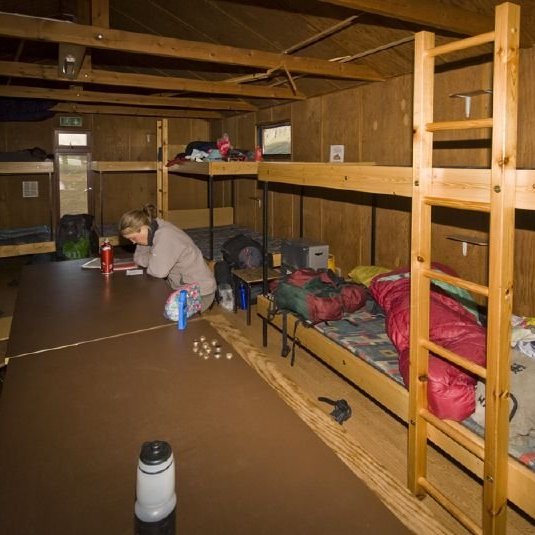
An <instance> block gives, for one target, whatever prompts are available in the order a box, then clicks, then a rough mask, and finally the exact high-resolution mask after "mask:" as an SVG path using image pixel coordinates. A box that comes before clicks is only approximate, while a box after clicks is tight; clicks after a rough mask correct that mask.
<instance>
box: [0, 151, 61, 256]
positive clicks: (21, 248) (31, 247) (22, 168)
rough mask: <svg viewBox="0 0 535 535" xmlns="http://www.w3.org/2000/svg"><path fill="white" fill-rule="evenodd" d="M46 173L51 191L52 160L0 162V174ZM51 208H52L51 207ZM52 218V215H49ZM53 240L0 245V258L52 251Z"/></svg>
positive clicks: (54, 243) (53, 250) (54, 247)
mask: <svg viewBox="0 0 535 535" xmlns="http://www.w3.org/2000/svg"><path fill="white" fill-rule="evenodd" d="M37 174H48V179H49V191H50V192H51V191H52V177H53V174H54V162H51V161H43V162H0V175H37ZM51 210H52V208H51ZM51 220H52V215H51ZM55 250H56V242H55V241H43V242H36V243H24V244H20V245H0V258H5V257H9V256H20V255H27V254H38V253H53V252H55Z"/></svg>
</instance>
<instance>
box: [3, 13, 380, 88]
mask: <svg viewBox="0 0 535 535" xmlns="http://www.w3.org/2000/svg"><path fill="white" fill-rule="evenodd" d="M0 35H3V36H5V37H16V38H20V39H29V40H34V41H48V42H53V43H71V44H75V45H82V46H87V47H92V48H100V49H107V50H120V51H122V52H131V53H134V54H148V55H152V56H162V57H168V58H182V59H188V60H193V61H201V62H209V63H219V64H224V65H241V66H246V67H256V68H260V69H271V68H280V69H282V70H284V69H286V70H288V71H289V72H292V73H303V74H311V75H318V76H323V77H333V78H344V79H349V80H369V81H382V80H384V78H383V77H382V76H381V75H380V74H379V73H377V72H376V71H375V70H374V69H372V68H371V67H369V66H367V65H349V64H340V63H332V62H329V61H327V60H322V59H316V58H308V57H294V56H288V55H285V54H277V53H273V52H264V51H262V50H248V49H243V48H236V47H232V46H224V45H215V44H213V43H203V42H199V41H185V40H183V39H175V38H173V37H161V36H158V35H150V34H143V33H134V32H126V31H122V30H112V29H109V28H103V27H97V26H87V25H83V24H73V23H69V22H64V21H56V20H50V19H43V18H39V17H29V16H26V15H17V14H11V13H4V12H0Z"/></svg>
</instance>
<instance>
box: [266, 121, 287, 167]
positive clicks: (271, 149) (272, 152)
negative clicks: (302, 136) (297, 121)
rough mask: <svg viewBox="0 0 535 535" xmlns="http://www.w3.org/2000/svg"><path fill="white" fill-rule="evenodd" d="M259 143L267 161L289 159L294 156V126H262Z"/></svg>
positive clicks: (280, 124)
mask: <svg viewBox="0 0 535 535" xmlns="http://www.w3.org/2000/svg"><path fill="white" fill-rule="evenodd" d="M258 141H259V145H260V146H261V147H262V154H263V155H264V158H266V159H268V160H269V159H285V160H286V159H289V158H290V156H291V155H292V126H291V124H290V123H277V124H269V125H261V126H259V127H258Z"/></svg>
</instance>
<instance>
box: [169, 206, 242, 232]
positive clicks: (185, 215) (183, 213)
mask: <svg viewBox="0 0 535 535" xmlns="http://www.w3.org/2000/svg"><path fill="white" fill-rule="evenodd" d="M167 221H170V222H171V223H173V224H174V225H176V226H177V227H179V228H182V229H190V228H201V227H208V226H209V223H210V209H209V208H198V209H191V210H169V212H168V213H167ZM233 223H234V208H233V207H232V206H222V207H220V208H214V226H215V227H223V226H225V225H232V224H233Z"/></svg>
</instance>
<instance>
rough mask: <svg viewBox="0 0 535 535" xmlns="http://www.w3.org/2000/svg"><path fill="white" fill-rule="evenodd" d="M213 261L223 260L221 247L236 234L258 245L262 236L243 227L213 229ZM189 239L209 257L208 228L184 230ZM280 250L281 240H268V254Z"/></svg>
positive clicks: (233, 226)
mask: <svg viewBox="0 0 535 535" xmlns="http://www.w3.org/2000/svg"><path fill="white" fill-rule="evenodd" d="M213 231H214V258H213V259H214V260H215V261H216V262H217V261H220V260H223V255H222V253H221V246H222V245H223V244H224V243H225V242H226V241H227V240H228V239H229V238H232V237H233V236H236V235H237V234H245V235H246V236H249V237H250V238H253V239H254V240H256V241H257V242H258V243H260V244H261V243H262V240H263V237H262V234H260V233H258V232H256V231H254V230H251V229H248V228H244V227H238V226H236V225H225V226H222V227H214V229H213ZM184 232H186V233H187V234H188V235H189V236H190V237H191V239H192V240H193V241H194V242H195V244H196V245H197V247H198V248H199V249H200V250H201V251H202V254H203V256H204V257H206V258H208V257H209V256H210V228H209V227H202V228H193V229H184ZM280 249H281V240H278V239H269V240H268V251H269V252H270V253H276V252H279V251H280Z"/></svg>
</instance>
